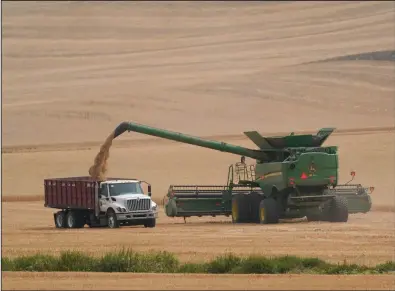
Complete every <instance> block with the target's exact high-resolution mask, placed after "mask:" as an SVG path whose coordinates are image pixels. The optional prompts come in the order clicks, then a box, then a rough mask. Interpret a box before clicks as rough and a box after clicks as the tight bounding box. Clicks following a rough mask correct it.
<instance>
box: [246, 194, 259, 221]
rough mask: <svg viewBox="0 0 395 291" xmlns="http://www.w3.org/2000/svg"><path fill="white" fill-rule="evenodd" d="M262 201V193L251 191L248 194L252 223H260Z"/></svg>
mask: <svg viewBox="0 0 395 291" xmlns="http://www.w3.org/2000/svg"><path fill="white" fill-rule="evenodd" d="M261 201H262V195H261V194H259V193H257V192H251V193H250V194H249V195H248V202H249V206H250V209H249V222H251V223H260V219H259V211H260V208H259V205H260V203H261Z"/></svg>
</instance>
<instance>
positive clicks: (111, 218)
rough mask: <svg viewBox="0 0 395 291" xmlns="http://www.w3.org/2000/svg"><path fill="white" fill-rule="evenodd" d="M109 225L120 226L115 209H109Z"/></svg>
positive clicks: (110, 226)
mask: <svg viewBox="0 0 395 291" xmlns="http://www.w3.org/2000/svg"><path fill="white" fill-rule="evenodd" d="M107 225H108V227H109V228H118V227H119V222H118V219H117V215H116V214H115V212H114V211H111V210H110V211H109V212H108V213H107Z"/></svg>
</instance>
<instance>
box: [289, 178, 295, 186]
mask: <svg viewBox="0 0 395 291" xmlns="http://www.w3.org/2000/svg"><path fill="white" fill-rule="evenodd" d="M289 184H290V185H292V186H293V185H295V178H289Z"/></svg>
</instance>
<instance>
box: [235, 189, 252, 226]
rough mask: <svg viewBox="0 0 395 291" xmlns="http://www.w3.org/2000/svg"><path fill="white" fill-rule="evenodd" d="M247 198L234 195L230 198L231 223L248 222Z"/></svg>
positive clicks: (241, 195)
mask: <svg viewBox="0 0 395 291" xmlns="http://www.w3.org/2000/svg"><path fill="white" fill-rule="evenodd" d="M248 202H249V201H248V197H247V196H246V195H244V194H237V195H234V196H233V198H232V222H233V223H243V222H248V220H249V219H248V218H249V213H248V212H249V207H248V206H249V203H248Z"/></svg>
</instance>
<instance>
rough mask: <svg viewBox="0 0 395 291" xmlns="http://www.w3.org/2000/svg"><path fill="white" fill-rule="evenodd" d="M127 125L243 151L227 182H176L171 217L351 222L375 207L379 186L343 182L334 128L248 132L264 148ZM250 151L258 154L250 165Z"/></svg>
mask: <svg viewBox="0 0 395 291" xmlns="http://www.w3.org/2000/svg"><path fill="white" fill-rule="evenodd" d="M125 131H134V132H138V133H142V134H147V135H152V136H156V137H161V138H164V139H170V140H174V141H178V142H182V143H187V144H191V145H196V146H200V147H205V148H209V149H213V150H217V151H221V152H227V153H232V154H236V155H239V156H241V162H239V163H236V164H234V165H231V166H230V167H229V170H228V179H227V183H226V185H209V186H205V185H171V186H170V187H169V191H168V193H167V195H166V196H165V199H164V200H166V201H164V206H165V211H166V215H167V216H169V217H183V218H184V220H185V218H186V217H191V216H199V217H201V216H218V215H225V216H232V221H233V222H234V223H264V224H274V223H278V222H279V220H280V219H289V218H302V217H305V216H306V217H307V219H308V220H309V221H329V222H347V221H348V216H349V214H350V213H366V212H368V211H370V209H371V206H372V202H371V198H370V194H371V192H372V191H373V190H374V188H373V187H368V188H367V187H363V186H362V185H360V184H349V182H351V181H352V180H353V179H354V176H355V172H351V176H352V179H351V180H350V181H349V182H347V183H346V184H343V185H339V184H338V167H339V162H338V154H337V147H336V146H328V147H323V146H322V145H323V143H324V142H325V141H326V140H327V138H328V137H329V136H330V135H331V134H332V133H333V131H334V128H322V129H321V130H320V131H318V133H317V134H315V135H312V134H303V135H295V134H294V133H291V134H290V135H287V136H279V137H263V136H261V135H260V134H259V133H258V132H256V131H250V132H245V133H244V134H245V135H246V136H247V137H248V138H249V139H251V140H252V141H253V142H254V143H255V144H256V145H257V146H258V148H259V149H248V148H245V147H240V146H237V145H231V144H227V143H224V142H218V141H212V140H205V139H201V138H198V137H194V136H190V135H186V134H181V133H177V132H172V131H167V130H163V129H158V128H153V127H149V126H145V125H140V124H136V123H132V122H123V123H121V124H120V125H119V126H118V127H117V128H116V129H115V131H114V137H117V136H119V135H121V134H122V133H124V132H125ZM245 157H249V158H252V159H255V160H256V164H255V165H246V164H245Z"/></svg>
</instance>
